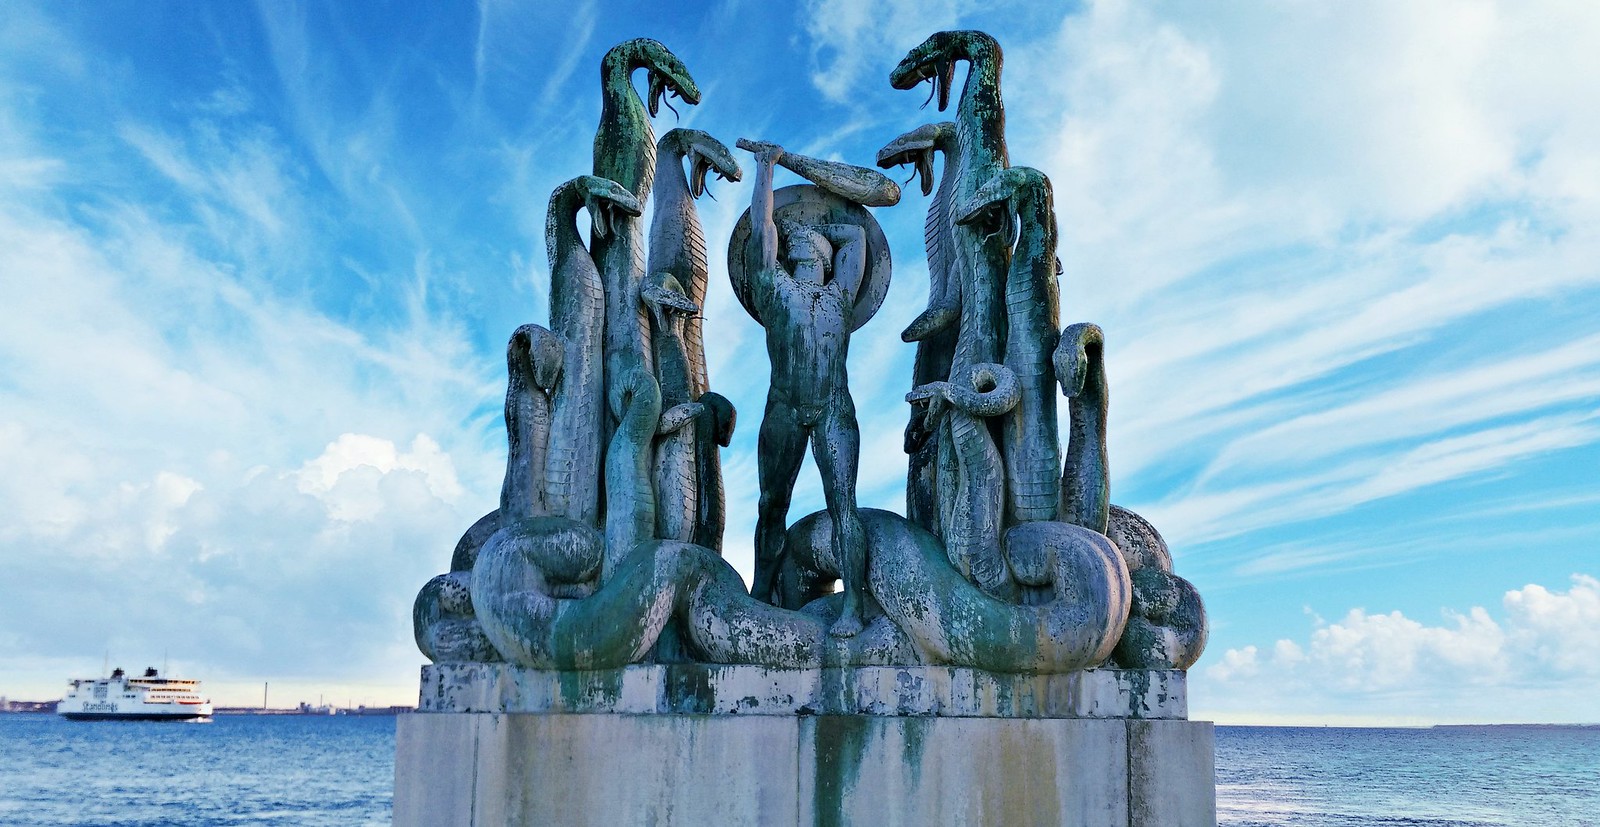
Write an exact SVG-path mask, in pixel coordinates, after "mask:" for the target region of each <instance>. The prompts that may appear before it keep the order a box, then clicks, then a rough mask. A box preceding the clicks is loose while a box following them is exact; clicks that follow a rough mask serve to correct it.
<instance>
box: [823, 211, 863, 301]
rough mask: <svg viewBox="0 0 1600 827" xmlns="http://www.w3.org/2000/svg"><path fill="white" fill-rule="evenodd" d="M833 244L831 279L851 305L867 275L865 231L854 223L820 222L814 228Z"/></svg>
mask: <svg viewBox="0 0 1600 827" xmlns="http://www.w3.org/2000/svg"><path fill="white" fill-rule="evenodd" d="M814 229H815V230H816V231H817V232H819V233H821V234H822V237H823V238H826V239H827V240H828V243H830V244H832V245H833V281H834V283H835V284H837V285H839V288H840V289H841V290H843V291H844V294H845V296H846V297H847V298H848V299H849V300H850V303H851V304H852V305H853V304H855V301H856V294H857V293H859V292H860V291H861V281H862V280H863V279H864V278H866V275H867V232H866V230H863V229H862V228H861V227H860V226H858V225H855V224H821V225H818V226H817V227H815V228H814Z"/></svg>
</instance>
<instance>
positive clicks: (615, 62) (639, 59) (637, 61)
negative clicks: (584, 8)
mask: <svg viewBox="0 0 1600 827" xmlns="http://www.w3.org/2000/svg"><path fill="white" fill-rule="evenodd" d="M600 69H601V72H602V73H605V74H607V76H609V75H610V73H611V72H612V71H615V70H616V69H621V70H623V71H624V72H626V73H631V72H632V71H633V70H634V69H647V70H649V72H650V93H649V96H648V98H647V99H646V106H647V108H648V109H649V111H650V116H651V117H655V115H656V113H657V112H659V111H661V96H662V95H663V94H666V95H667V96H668V97H671V96H672V95H677V96H678V97H680V98H682V99H683V101H684V102H685V103H688V104H689V105H691V106H693V105H694V104H697V103H699V102H700V87H699V86H696V85H695V82H694V78H692V77H690V76H689V69H688V68H687V67H685V66H684V65H683V61H681V60H679V59H678V56H677V55H675V54H673V53H672V52H671V51H669V50H668V49H667V47H665V46H663V45H661V42H660V41H657V40H651V39H650V38H648V37H640V38H635V39H633V40H629V41H627V42H625V43H620V44H618V45H616V46H613V47H612V48H611V51H609V52H606V56H605V57H604V58H603V59H602V60H601V61H600ZM667 108H669V109H671V108H672V106H671V104H668V105H667ZM673 111H677V110H673Z"/></svg>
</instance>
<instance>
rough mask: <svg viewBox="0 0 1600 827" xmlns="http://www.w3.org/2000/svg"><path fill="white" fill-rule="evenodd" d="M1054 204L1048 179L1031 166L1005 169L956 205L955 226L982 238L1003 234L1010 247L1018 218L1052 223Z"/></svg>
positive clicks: (1013, 239)
mask: <svg viewBox="0 0 1600 827" xmlns="http://www.w3.org/2000/svg"><path fill="white" fill-rule="evenodd" d="M1054 202H1055V196H1054V195H1053V194H1052V191H1051V189H1050V179H1049V178H1046V177H1045V174H1044V173H1042V172H1040V171H1038V170H1036V169H1034V168H1032V167H1009V168H1007V169H1003V170H1000V171H999V172H998V173H996V174H995V176H994V177H993V178H990V179H989V180H988V181H985V182H984V183H983V185H982V186H980V187H978V191H977V192H975V193H973V194H972V196H971V197H970V198H968V199H967V200H965V201H963V202H961V203H960V204H957V205H956V223H957V224H968V225H973V226H976V227H977V228H978V229H979V230H981V231H982V232H983V233H984V234H985V235H993V234H994V233H1004V234H1005V235H1006V239H1005V241H1006V244H1007V246H1010V244H1011V243H1012V242H1014V241H1016V239H1015V238H1014V237H1013V236H1012V234H1013V233H1014V232H1015V231H1016V225H1017V221H1018V220H1019V218H1021V219H1022V220H1027V221H1036V220H1038V221H1043V220H1049V221H1054V220H1055V215H1054ZM1041 212H1042V213H1043V214H1041Z"/></svg>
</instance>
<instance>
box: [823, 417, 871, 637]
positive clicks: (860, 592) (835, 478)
mask: <svg viewBox="0 0 1600 827" xmlns="http://www.w3.org/2000/svg"><path fill="white" fill-rule="evenodd" d="M811 455H812V456H813V457H814V458H815V459H816V461H817V470H818V471H819V472H821V474H822V495H823V497H824V498H826V500H827V503H828V517H829V518H830V520H831V521H832V522H833V554H834V557H835V558H836V559H837V560H838V561H839V576H840V579H842V580H843V581H844V609H843V610H842V611H840V613H839V619H838V620H837V621H835V622H834V624H833V628H832V629H830V630H829V631H830V632H831V633H832V634H833V635H835V636H838V637H850V636H851V635H854V634H856V633H857V632H859V631H861V628H862V622H863V621H862V617H861V615H862V611H863V610H864V605H865V599H866V598H865V592H866V588H867V541H866V531H865V530H864V529H863V528H862V526H861V515H860V514H859V513H858V512H857V511H856V471H857V466H858V464H859V463H860V461H861V429H860V426H858V425H857V424H856V406H855V402H854V401H852V400H851V399H850V397H848V396H846V397H845V398H844V399H843V400H841V401H839V402H835V403H834V404H832V405H830V406H829V407H828V411H827V413H825V414H824V415H823V418H822V421H821V422H819V423H817V428H816V430H815V431H813V432H812V434H811Z"/></svg>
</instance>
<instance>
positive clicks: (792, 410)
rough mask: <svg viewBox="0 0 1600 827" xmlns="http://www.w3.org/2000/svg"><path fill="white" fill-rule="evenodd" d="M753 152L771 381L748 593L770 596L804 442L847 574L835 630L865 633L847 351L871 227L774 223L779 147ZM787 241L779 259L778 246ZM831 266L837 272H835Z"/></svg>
mask: <svg viewBox="0 0 1600 827" xmlns="http://www.w3.org/2000/svg"><path fill="white" fill-rule="evenodd" d="M739 145H740V146H741V147H743V148H744V149H747V150H750V151H751V152H754V153H755V156H756V178H755V195H754V196H753V197H752V198H751V199H750V221H751V231H752V236H753V238H754V240H755V242H756V244H757V246H758V247H759V249H760V251H761V257H760V266H759V267H757V268H754V272H752V273H751V275H750V279H751V292H752V294H753V297H754V300H755V302H754V303H755V307H756V310H757V313H758V317H759V319H760V321H761V324H762V326H763V327H765V328H766V331H767V356H768V358H769V360H770V361H771V362H772V387H771V389H770V390H768V392H767V408H766V412H765V414H764V415H763V417H762V420H761V433H760V437H759V441H758V445H759V453H758V455H757V468H758V470H759V473H760V484H761V508H760V512H759V513H758V515H757V518H756V541H755V546H756V548H755V551H756V571H755V584H754V588H753V589H752V592H751V593H752V594H754V595H755V596H756V597H757V598H760V599H763V600H771V599H773V591H774V586H775V585H776V579H777V573H778V564H779V562H780V558H781V557H782V554H783V546H784V532H785V530H786V529H787V524H786V521H787V518H788V514H789V498H790V496H791V495H792V494H793V493H794V484H795V479H796V477H798V476H799V474H800V464H801V463H802V462H803V461H804V459H805V448H806V442H807V441H808V440H809V441H810V443H811V456H812V457H813V458H814V459H815V460H816V463H817V470H818V471H819V472H820V473H821V475H822V490H823V496H824V497H825V498H826V499H827V504H828V516H829V518H830V519H831V520H832V522H833V553H834V558H835V560H837V561H838V564H839V574H840V577H841V579H842V580H843V581H844V608H843V610H842V611H841V612H840V615H839V619H838V620H837V621H835V622H834V624H833V626H832V628H830V629H829V632H830V633H831V634H833V635H834V636H836V637H850V636H852V635H855V634H856V633H858V632H860V631H861V628H862V617H861V613H862V604H863V591H864V590H865V589H866V579H867V550H866V538H865V534H864V531H863V529H862V527H861V517H860V515H859V514H858V513H857V512H856V467H857V463H858V461H859V459H860V454H861V432H860V428H859V427H858V426H857V424H856V407H855V402H854V401H853V400H852V399H851V398H850V389H849V386H848V383H849V379H848V377H847V376H846V373H845V357H846V356H847V354H848V351H849V347H850V331H851V330H852V329H853V327H854V325H853V324H852V321H853V312H854V311H853V309H854V307H855V301H856V293H857V291H858V290H860V288H861V282H862V279H863V277H864V275H865V273H866V259H867V252H866V246H867V245H866V234H865V232H864V231H863V230H862V228H861V227H858V226H856V225H854V224H819V225H803V224H796V223H793V222H789V221H785V222H783V223H784V226H783V227H782V228H780V227H778V226H777V225H776V224H774V222H773V215H772V170H773V166H774V165H775V164H776V163H777V162H778V159H779V158H781V157H782V156H783V149H782V148H781V147H779V146H777V145H775V144H770V143H759V142H754V141H740V142H739ZM780 246H781V247H782V249H783V256H782V258H780V257H779V248H780ZM830 270H831V271H832V272H831V276H832V277H831V278H830V277H829V276H830Z"/></svg>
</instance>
